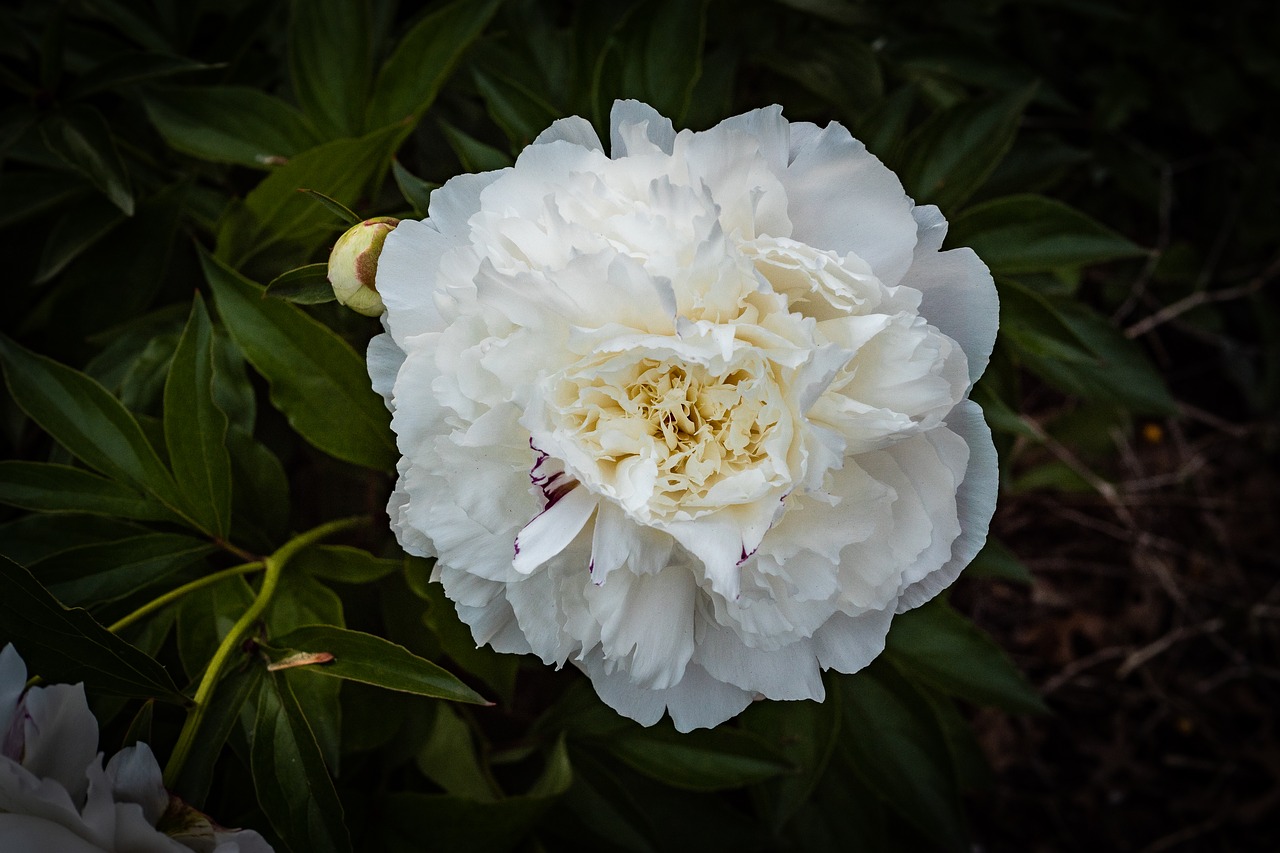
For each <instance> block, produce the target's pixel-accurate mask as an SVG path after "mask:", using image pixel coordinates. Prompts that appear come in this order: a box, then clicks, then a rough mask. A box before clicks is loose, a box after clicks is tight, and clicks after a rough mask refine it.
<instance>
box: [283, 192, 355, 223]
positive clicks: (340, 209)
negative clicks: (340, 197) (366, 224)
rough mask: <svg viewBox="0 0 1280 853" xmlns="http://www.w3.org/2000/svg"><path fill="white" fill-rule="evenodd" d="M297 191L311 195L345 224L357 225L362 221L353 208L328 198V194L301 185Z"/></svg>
mask: <svg viewBox="0 0 1280 853" xmlns="http://www.w3.org/2000/svg"><path fill="white" fill-rule="evenodd" d="M298 192H300V193H303V194H304V195H308V196H311V198H312V199H313V200H314V201H318V202H320V204H321V205H323V206H324V207H325V208H327V209H328V210H329V212H330V213H332V214H334V215H335V216H337V217H338V219H340V220H341V221H342V222H344V223H345V224H347V225H359V224H360V223H361V222H362V221H363V220H361V218H360V217H359V216H358V215H357V214H356V212H355V211H354V210H352V209H351V208H349V207H347V206H346V205H345V204H343V203H342V202H340V201H337V200H335V199H332V198H329V196H327V195H325V194H324V193H321V192H316V191H315V190H309V189H306V188H302V187H300V188H299V189H298Z"/></svg>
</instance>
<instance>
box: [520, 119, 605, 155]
mask: <svg viewBox="0 0 1280 853" xmlns="http://www.w3.org/2000/svg"><path fill="white" fill-rule="evenodd" d="M558 141H563V142H572V143H573V144H574V145H581V146H582V147H583V148H590V149H592V150H595V151H604V146H603V145H601V144H600V137H599V136H597V135H596V130H595V128H594V127H592V126H591V122H589V121H587V120H586V119H585V118H581V117H579V116H569V117H568V118H562V119H557V120H556V121H553V122H552V123H551V126H550V127H548V128H547V129H546V130H544V131H542V133H539V134H538V136H537V138H536V139H534V140H533V144H534V145H546V144H547V143H548V142H558Z"/></svg>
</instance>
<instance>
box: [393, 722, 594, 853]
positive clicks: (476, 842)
mask: <svg viewBox="0 0 1280 853" xmlns="http://www.w3.org/2000/svg"><path fill="white" fill-rule="evenodd" d="M572 782H573V770H572V768H571V767H570V765H569V756H568V753H567V752H566V751H565V746H564V742H563V741H559V742H557V743H556V746H555V747H554V748H553V749H552V751H551V754H550V756H549V757H548V759H547V766H546V769H545V770H543V772H542V775H541V776H540V777H539V778H538V780H537V782H535V783H534V785H533V787H532V788H531V789H530V790H529V792H528V793H527V794H523V795H520V796H515V797H505V798H503V799H501V800H497V801H495V802H479V801H476V800H472V799H468V798H466V797H459V796H454V795H451V794H434V795H433V794H414V793H394V794H390V795H388V796H386V797H384V798H383V800H382V802H381V806H382V810H381V815H382V816H383V824H382V826H381V827H380V830H381V832H382V833H384V837H383V838H382V839H381V840H382V841H383V843H382V844H381V845H380V846H379V847H378V849H379V850H388V851H394V853H399V851H414V850H421V849H422V839H423V833H424V830H425V831H426V832H429V834H430V838H431V844H432V847H433V849H437V850H466V851H468V853H502V851H510V850H513V849H516V847H517V845H518V844H519V842H520V841H521V840H522V839H525V838H527V837H529V835H530V834H531V833H532V832H533V831H534V829H535V827H536V826H537V824H538V821H539V819H540V818H541V817H542V816H543V814H544V813H545V812H546V810H547V808H548V807H549V806H550V805H551V803H552V801H553V800H554V799H555V798H557V797H559V796H561V795H562V794H564V792H565V791H567V790H568V789H569V786H570V785H571V784H572ZM428 828H429V829H428Z"/></svg>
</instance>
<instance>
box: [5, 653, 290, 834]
mask: <svg viewBox="0 0 1280 853" xmlns="http://www.w3.org/2000/svg"><path fill="white" fill-rule="evenodd" d="M26 682H27V667H26V664H25V663H24V662H23V660H22V658H21V657H20V656H19V654H18V652H17V650H16V649H15V648H14V647H13V645H12V644H8V645H5V646H4V648H3V649H0V851H6V853H7V851H14V853H18V852H19V851H22V853H182V851H190V850H197V851H201V853H272V848H271V846H270V845H269V844H267V842H266V840H265V839H264V838H263V837H262V836H261V835H259V834H258V833H257V832H254V831H253V830H247V829H224V828H222V827H218V826H215V825H214V824H213V823H211V822H210V821H209V819H208V818H207V817H205V816H204V815H203V814H201V813H199V812H197V811H195V810H194V809H191V808H190V807H189V806H186V804H184V803H182V802H181V801H180V800H178V799H177V798H175V797H172V796H171V795H170V794H169V792H168V791H166V790H165V788H164V783H163V780H162V777H161V772H160V765H159V763H158V762H157V761H156V757H155V755H154V754H153V753H152V752H151V748H150V747H149V746H147V744H145V743H138V744H135V745H133V746H130V747H126V748H125V749H122V750H120V751H119V752H117V753H116V754H115V755H114V756H112V758H111V760H110V761H108V762H107V764H106V767H105V768H104V767H103V764H102V758H103V756H102V753H101V752H99V751H98V721H97V719H96V718H94V716H93V714H92V712H90V710H89V706H88V703H87V702H86V700H85V694H84V686H83V685H82V684H76V685H69V684H54V685H49V686H43V687H40V686H37V687H31V688H29V689H28V688H27V687H26ZM170 827H173V828H174V830H175V831H174V832H173V833H172V834H169V833H168V832H166V831H163V830H165V829H169V828H170ZM184 833H185V834H184Z"/></svg>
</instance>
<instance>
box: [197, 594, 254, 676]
mask: <svg viewBox="0 0 1280 853" xmlns="http://www.w3.org/2000/svg"><path fill="white" fill-rule="evenodd" d="M252 604H253V590H251V589H250V588H249V584H248V583H246V582H245V579H244V577H242V576H236V577H229V578H227V579H226V580H224V581H221V582H219V583H216V584H214V585H213V586H208V587H205V588H204V589H202V590H200V593H199V594H198V595H189V596H187V597H186V598H185V599H183V601H182V604H181V605H180V607H179V610H178V658H179V659H180V660H181V661H182V668H183V669H184V670H185V671H186V673H187V675H188V676H189V677H190V678H192V679H193V680H194V679H196V678H198V677H199V676H200V674H201V673H202V672H204V669H205V667H206V666H207V665H208V663H209V658H210V657H212V656H213V651H214V649H216V648H217V647H218V643H220V642H222V638H223V637H225V636H226V635H227V632H229V631H230V630H231V627H232V626H233V625H235V623H236V620H238V619H239V618H240V616H241V615H242V614H243V613H244V611H245V610H247V609H249V606H250V605H252Z"/></svg>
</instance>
